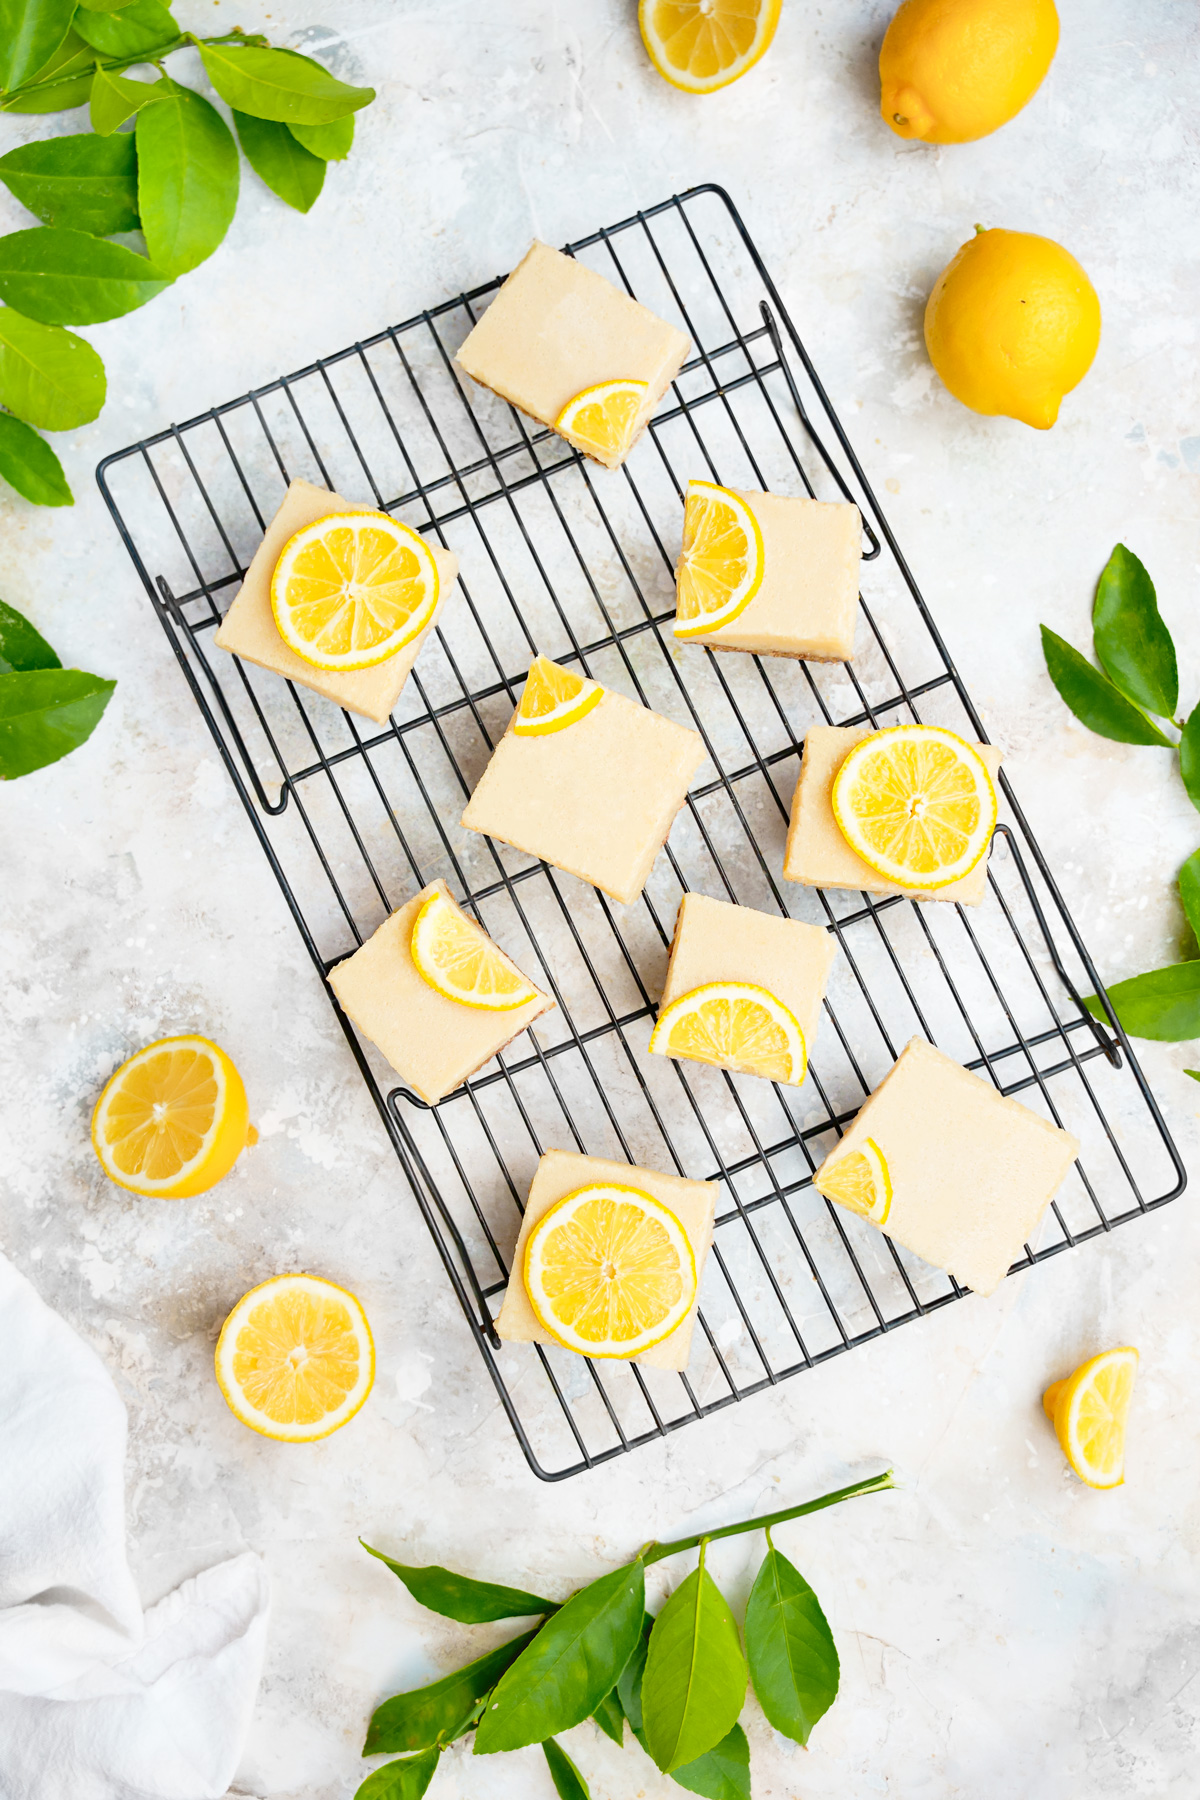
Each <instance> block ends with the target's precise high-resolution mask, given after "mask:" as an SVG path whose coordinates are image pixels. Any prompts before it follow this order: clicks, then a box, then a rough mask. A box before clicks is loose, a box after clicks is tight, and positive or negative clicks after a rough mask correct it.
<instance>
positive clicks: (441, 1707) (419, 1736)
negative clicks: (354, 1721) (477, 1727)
mask: <svg viewBox="0 0 1200 1800" xmlns="http://www.w3.org/2000/svg"><path fill="white" fill-rule="evenodd" d="M536 1636H537V1632H536V1630H534V1631H526V1632H523V1633H522V1634H521V1636H520V1637H516V1638H513V1639H512V1640H511V1642H510V1643H507V1644H501V1645H500V1646H499V1648H498V1649H495V1650H489V1651H488V1653H487V1655H486V1656H480V1657H477V1658H476V1660H475V1661H474V1662H470V1663H467V1664H466V1665H465V1666H464V1667H463V1668H461V1669H455V1670H454V1672H453V1674H450V1675H443V1676H442V1679H441V1680H440V1681H431V1682H430V1683H429V1685H428V1687H423V1688H413V1689H412V1690H411V1692H409V1693H407V1694H393V1695H392V1697H391V1699H390V1700H385V1701H383V1703H382V1704H381V1705H379V1706H377V1707H376V1708H375V1711H374V1712H373V1713H372V1714H371V1723H370V1725H369V1726H368V1727H367V1741H366V1743H365V1744H364V1745H363V1755H364V1756H378V1755H379V1753H380V1751H397V1750H398V1751H410V1750H428V1749H430V1748H431V1747H432V1746H433V1745H434V1744H449V1743H451V1742H452V1741H453V1739H454V1738H456V1737H460V1736H461V1735H462V1733H463V1732H464V1731H466V1730H468V1729H469V1727H470V1726H471V1725H472V1724H473V1723H474V1721H475V1715H476V1713H477V1712H478V1710H479V1706H480V1703H481V1702H482V1701H483V1700H486V1698H487V1696H488V1695H489V1694H490V1693H491V1691H492V1689H493V1688H494V1687H495V1685H496V1683H497V1682H498V1681H499V1679H500V1677H501V1676H502V1675H503V1673H504V1671H505V1669H507V1668H508V1667H509V1665H510V1664H511V1663H514V1662H515V1661H516V1660H517V1658H518V1656H520V1654H521V1652H522V1650H524V1649H525V1648H526V1646H527V1645H529V1644H531V1643H532V1642H533V1640H534V1638H535V1637H536Z"/></svg>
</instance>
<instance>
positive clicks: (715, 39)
mask: <svg viewBox="0 0 1200 1800" xmlns="http://www.w3.org/2000/svg"><path fill="white" fill-rule="evenodd" d="M781 5H782V0H640V4H639V6H638V24H639V25H640V26H641V28H642V41H643V43H644V44H645V46H646V49H647V51H648V52H649V55H650V61H651V62H652V63H653V64H654V66H655V68H656V69H657V70H658V72H659V74H660V75H661V76H662V78H663V80H664V81H669V82H670V84H671V86H672V87H675V88H680V89H682V91H683V92H684V93H685V94H711V93H712V92H713V91H714V90H715V89H716V88H723V87H728V86H729V83H730V82H731V81H736V80H737V78H738V76H739V75H744V74H745V73H746V70H747V69H752V68H753V67H754V65H755V63H756V62H757V61H758V59H759V57H760V56H763V55H765V54H766V52H767V50H768V49H769V48H770V44H771V39H772V38H773V37H774V36H775V27H776V26H777V25H778V23H779V12H780V7H781Z"/></svg>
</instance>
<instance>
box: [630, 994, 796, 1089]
mask: <svg viewBox="0 0 1200 1800" xmlns="http://www.w3.org/2000/svg"><path fill="white" fill-rule="evenodd" d="M650 1048H651V1050H653V1051H655V1052H656V1053H657V1054H658V1055H660V1056H686V1057H690V1058H691V1059H692V1061H694V1062H705V1063H715V1064H716V1066H717V1067H718V1068H722V1069H736V1070H738V1071H740V1073H741V1074H743V1075H761V1076H762V1077H763V1079H764V1080H766V1081H783V1082H788V1083H790V1084H791V1085H792V1086H793V1087H799V1085H800V1083H801V1082H802V1081H803V1080H804V1077H805V1075H806V1074H807V1072H808V1053H807V1050H806V1047H805V1043H804V1033H803V1031H802V1030H801V1029H800V1025H799V1022H798V1020H797V1019H796V1016H795V1014H794V1013H792V1012H791V1011H789V1009H788V1008H787V1007H786V1006H785V1005H784V1004H783V1001H782V1000H779V999H777V998H776V997H775V995H774V994H772V993H771V992H770V990H769V989H767V988H765V987H759V986H757V985H756V983H754V982H752V981H708V982H705V984H704V986H703V987H698V988H693V989H692V991H691V993H689V994H681V995H680V997H679V999H678V1000H673V1001H672V1002H671V1004H670V1006H668V1007H665V1008H664V1009H663V1011H662V1012H661V1013H660V1014H659V1017H658V1023H657V1024H656V1025H655V1027H654V1030H653V1031H652V1032H651V1034H650Z"/></svg>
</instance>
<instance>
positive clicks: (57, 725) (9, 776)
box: [0, 669, 117, 781]
mask: <svg viewBox="0 0 1200 1800" xmlns="http://www.w3.org/2000/svg"><path fill="white" fill-rule="evenodd" d="M116 685H117V684H116V682H115V681H102V680H101V678H100V676H99V675H86V674H85V673H84V671H83V670H82V669H28V670H25V671H23V672H22V673H20V674H13V675H0V779H3V780H4V781H15V780H16V778H17V776H18V775H29V774H32V772H33V770H34V769H44V768H45V767H46V765H47V764H48V763H52V762H57V761H58V759H59V757H60V756H67V755H68V754H69V753H70V752H71V751H72V750H78V748H79V746H80V744H84V743H86V742H87V740H88V738H90V737H91V735H92V733H93V731H95V729H96V727H97V725H98V724H99V723H100V720H101V717H102V716H103V713H104V709H105V707H106V706H107V705H108V702H109V698H110V696H111V694H112V691H113V689H114V688H115V687H116Z"/></svg>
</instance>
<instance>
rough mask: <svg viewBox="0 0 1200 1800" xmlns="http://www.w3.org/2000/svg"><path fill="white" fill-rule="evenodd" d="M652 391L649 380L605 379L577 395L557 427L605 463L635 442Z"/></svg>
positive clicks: (557, 420)
mask: <svg viewBox="0 0 1200 1800" xmlns="http://www.w3.org/2000/svg"><path fill="white" fill-rule="evenodd" d="M649 391H650V384H649V382H648V381H602V382H600V383H598V384H597V386H595V387H589V388H584V390H583V392H582V394H576V396H575V398H574V399H573V400H568V401H567V404H566V405H565V406H564V407H563V409H562V411H561V412H560V413H559V415H558V417H557V419H555V421H554V429H555V430H556V431H560V432H561V433H562V435H563V436H564V437H565V438H569V439H570V440H571V442H572V443H573V444H576V445H577V446H578V447H579V449H580V450H582V451H583V452H584V453H585V455H588V456H596V457H599V459H600V461H601V462H605V461H607V460H608V458H609V457H612V456H623V455H624V453H625V452H626V450H628V448H629V446H630V444H631V443H632V441H633V435H634V432H635V431H636V429H637V424H638V420H639V419H640V418H641V416H642V410H643V408H644V407H645V404H646V395H647V393H648V392H649Z"/></svg>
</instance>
